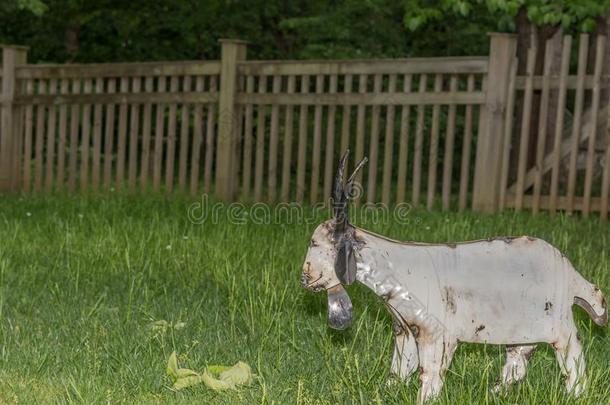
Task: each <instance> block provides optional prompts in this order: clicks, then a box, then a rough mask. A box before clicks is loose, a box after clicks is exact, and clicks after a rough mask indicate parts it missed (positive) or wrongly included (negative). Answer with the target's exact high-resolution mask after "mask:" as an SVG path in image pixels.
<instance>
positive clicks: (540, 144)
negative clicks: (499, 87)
mask: <svg viewBox="0 0 610 405" xmlns="http://www.w3.org/2000/svg"><path fill="white" fill-rule="evenodd" d="M553 44H554V41H553V40H552V39H549V40H547V41H546V46H545V52H544V67H543V80H542V95H541V97H540V119H539V120H538V139H537V143H536V167H537V168H538V171H537V175H536V180H535V182H534V199H533V201H534V202H533V204H532V212H533V213H534V214H536V213H538V211H539V210H540V193H541V192H542V175H543V173H542V164H543V160H544V153H545V142H546V137H547V135H546V134H547V128H546V126H547V116H548V111H549V91H550V76H551V64H552V57H553V52H554V49H553Z"/></svg>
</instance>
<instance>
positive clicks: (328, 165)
mask: <svg viewBox="0 0 610 405" xmlns="http://www.w3.org/2000/svg"><path fill="white" fill-rule="evenodd" d="M328 92H329V94H331V95H332V94H336V93H337V75H332V76H330V83H329V88H328ZM336 113H337V106H335V105H331V106H329V107H328V122H327V124H326V160H325V162H324V196H323V198H324V201H325V202H326V201H328V199H329V198H330V197H331V190H332V184H333V170H334V166H335V115H336Z"/></svg>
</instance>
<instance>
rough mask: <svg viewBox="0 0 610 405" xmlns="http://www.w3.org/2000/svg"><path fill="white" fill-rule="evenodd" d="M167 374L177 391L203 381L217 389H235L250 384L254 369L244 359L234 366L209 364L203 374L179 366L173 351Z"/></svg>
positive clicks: (207, 385) (209, 386)
mask: <svg viewBox="0 0 610 405" xmlns="http://www.w3.org/2000/svg"><path fill="white" fill-rule="evenodd" d="M167 375H168V377H169V378H170V380H171V381H172V383H174V385H173V387H172V388H173V389H175V390H176V391H178V390H181V389H183V388H186V387H191V386H193V385H197V384H201V383H203V384H205V386H206V387H208V388H210V389H213V390H216V391H218V390H226V389H235V388H236V387H237V386H238V385H245V384H250V382H251V381H252V378H253V374H252V369H251V368H250V366H249V365H248V364H246V363H244V362H242V361H239V362H237V363H236V364H235V365H234V366H232V367H231V366H220V365H213V366H208V367H206V368H205V370H203V373H202V374H199V373H197V372H196V371H194V370H190V369H188V368H179V367H178V358H177V357H176V352H173V353H172V354H171V356H169V360H168V361H167Z"/></svg>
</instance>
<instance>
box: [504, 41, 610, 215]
mask: <svg viewBox="0 0 610 405" xmlns="http://www.w3.org/2000/svg"><path fill="white" fill-rule="evenodd" d="M561 40H562V41H556V40H553V39H551V40H548V41H547V42H546V44H543V45H544V47H545V50H544V55H545V56H544V61H543V72H542V75H537V74H535V66H536V62H537V61H536V55H537V54H538V52H537V51H538V50H537V49H536V46H537V44H536V43H535V41H532V44H533V45H532V46H531V47H530V49H528V52H527V61H526V66H527V67H526V72H525V74H524V75H518V74H517V68H516V66H517V63H516V61H515V62H514V63H513V66H512V67H511V79H510V81H509V91H508V99H507V105H506V111H505V114H506V121H505V123H506V125H505V128H504V131H503V139H502V144H503V145H502V150H503V154H502V158H501V184H500V187H499V188H500V196H499V208H500V209H503V208H505V207H512V208H515V209H516V210H517V211H520V210H523V209H531V210H532V211H533V212H534V213H536V212H538V211H540V210H549V211H550V212H551V213H554V212H556V211H558V210H564V211H566V212H568V213H572V212H574V211H581V212H582V214H583V215H584V216H586V215H588V214H589V213H590V212H593V211H596V212H600V213H601V217H602V219H605V218H606V217H607V215H608V193H609V188H610V187H609V186H610V133H609V131H608V122H609V119H608V116H609V108H608V106H609V104H610V103H609V101H610V100H609V95H610V92H609V91H608V88H609V86H610V76H609V75H608V74H607V72H605V71H604V70H605V68H604V63H605V64H608V63H609V62H610V61H604V53H605V52H604V50H605V47H606V38H605V37H604V36H597V37H594V38H591V37H590V36H589V35H587V34H583V35H580V37H579V38H578V41H573V39H572V37H571V36H569V35H566V36H564V37H563V38H561ZM575 42H578V43H577V44H576V43H575ZM538 46H540V45H538ZM558 47H561V49H558ZM573 48H577V50H574V49H573ZM573 52H577V58H572V57H571V55H572V54H573ZM573 59H577V62H576V63H575V64H573V63H571V62H572V60H573ZM558 62H559V63H558Z"/></svg>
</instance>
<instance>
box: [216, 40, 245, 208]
mask: <svg viewBox="0 0 610 405" xmlns="http://www.w3.org/2000/svg"><path fill="white" fill-rule="evenodd" d="M220 45H221V61H220V95H219V98H218V141H217V143H216V145H217V146H216V195H217V197H218V198H220V199H222V200H224V201H231V200H233V197H234V194H235V190H236V185H237V179H235V175H236V173H235V172H236V170H235V168H236V167H237V165H236V164H235V162H234V159H235V158H236V156H235V155H236V154H235V153H234V150H235V148H236V146H237V139H238V133H237V130H238V128H239V125H238V124H239V123H238V108H237V103H236V99H235V96H236V94H237V87H238V85H237V84H238V72H237V64H238V63H239V61H240V60H244V59H246V42H245V41H239V40H234V39H221V40H220Z"/></svg>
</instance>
